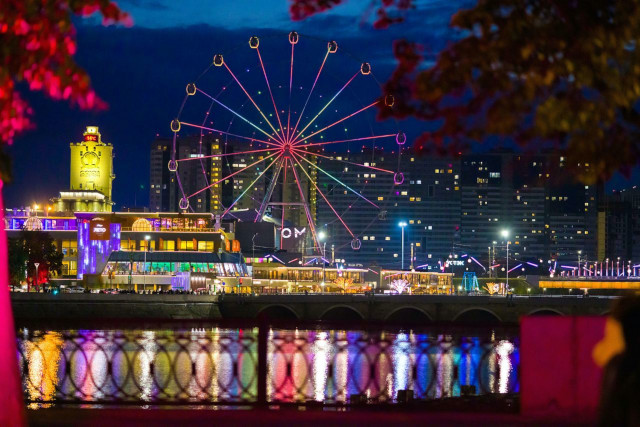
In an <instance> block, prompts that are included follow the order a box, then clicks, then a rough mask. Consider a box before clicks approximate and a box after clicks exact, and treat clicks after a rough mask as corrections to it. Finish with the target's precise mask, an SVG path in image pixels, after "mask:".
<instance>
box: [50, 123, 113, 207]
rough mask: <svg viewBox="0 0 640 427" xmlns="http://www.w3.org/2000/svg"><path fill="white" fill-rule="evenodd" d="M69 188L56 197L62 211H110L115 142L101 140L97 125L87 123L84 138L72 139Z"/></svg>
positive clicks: (57, 205) (57, 204)
mask: <svg viewBox="0 0 640 427" xmlns="http://www.w3.org/2000/svg"><path fill="white" fill-rule="evenodd" d="M70 147H71V165H70V171H71V176H70V186H69V191H61V192H60V198H58V199H56V200H55V203H56V208H57V210H58V211H59V212H63V211H70V212H111V206H112V205H113V201H112V199H111V192H112V188H113V179H114V178H115V175H114V173H113V146H112V145H111V144H106V143H104V142H102V137H101V135H100V132H99V131H98V127H97V126H87V129H86V130H85V132H84V133H83V138H82V141H81V142H72V143H71V144H70Z"/></svg>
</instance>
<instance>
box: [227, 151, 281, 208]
mask: <svg viewBox="0 0 640 427" xmlns="http://www.w3.org/2000/svg"><path fill="white" fill-rule="evenodd" d="M276 154H278V157H276V158H275V159H273V161H272V162H271V163H269V166H267V167H266V168H264V170H263V171H262V172H260V174H259V175H258V177H257V178H256V179H254V180H253V182H252V183H251V184H249V185H248V186H247V188H246V189H245V190H244V191H243V192H242V193H241V194H240V195H239V196H238V198H237V199H235V200H234V201H233V203H231V204H230V205H229V207H228V208H227V209H226V210H225V211H224V212H223V214H222V218H224V216H225V215H226V214H227V213H229V211H230V210H231V208H233V207H234V206H235V205H236V203H238V202H239V201H240V199H242V198H243V197H244V195H245V194H247V192H248V191H249V190H251V189H252V188H253V186H254V185H255V184H256V182H258V180H259V179H260V178H262V176H263V175H264V174H265V173H266V172H267V171H268V170H269V169H271V166H273V164H274V163H275V162H277V161H278V159H280V157H282V153H273V154H272V156H275V155H276ZM269 157H271V156H269ZM266 159H267V157H265V158H264V159H262V160H261V161H264V160H266ZM254 164H255V163H254ZM245 169H246V168H245ZM241 170H242V169H241ZM238 172H239V171H238ZM238 172H236V173H238ZM236 173H234V174H233V175H235V174H236ZM230 176H231V175H230Z"/></svg>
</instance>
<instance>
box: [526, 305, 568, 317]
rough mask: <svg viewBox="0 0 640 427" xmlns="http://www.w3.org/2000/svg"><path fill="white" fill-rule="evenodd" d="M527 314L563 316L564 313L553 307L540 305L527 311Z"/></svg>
mask: <svg viewBox="0 0 640 427" xmlns="http://www.w3.org/2000/svg"><path fill="white" fill-rule="evenodd" d="M527 316H564V313H563V312H561V311H559V310H556V309H555V308H548V307H540V308H536V309H535V310H532V311H531V312H529V313H527Z"/></svg>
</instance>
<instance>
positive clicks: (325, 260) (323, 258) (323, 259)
mask: <svg viewBox="0 0 640 427" xmlns="http://www.w3.org/2000/svg"><path fill="white" fill-rule="evenodd" d="M320 259H321V260H322V261H324V263H325V264H331V263H330V262H329V260H328V259H326V258H325V257H322V258H320Z"/></svg>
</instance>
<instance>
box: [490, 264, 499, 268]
mask: <svg viewBox="0 0 640 427" xmlns="http://www.w3.org/2000/svg"><path fill="white" fill-rule="evenodd" d="M500 265H501V264H494V265H492V266H491V267H489V268H496V267H500Z"/></svg>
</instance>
